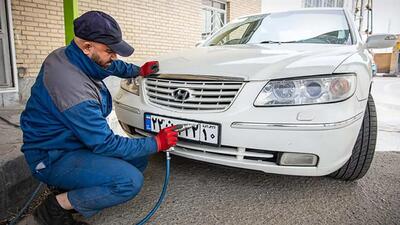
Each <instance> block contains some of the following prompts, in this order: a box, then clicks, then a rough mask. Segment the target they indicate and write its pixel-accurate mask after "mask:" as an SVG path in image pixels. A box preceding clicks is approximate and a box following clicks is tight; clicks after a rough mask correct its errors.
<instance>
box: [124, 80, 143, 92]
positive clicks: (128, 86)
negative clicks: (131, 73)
mask: <svg viewBox="0 0 400 225" xmlns="http://www.w3.org/2000/svg"><path fill="white" fill-rule="evenodd" d="M140 79H141V77H140V76H138V77H136V78H130V79H123V80H122V81H121V88H122V89H124V90H125V91H128V92H130V93H132V94H135V95H139V84H140Z"/></svg>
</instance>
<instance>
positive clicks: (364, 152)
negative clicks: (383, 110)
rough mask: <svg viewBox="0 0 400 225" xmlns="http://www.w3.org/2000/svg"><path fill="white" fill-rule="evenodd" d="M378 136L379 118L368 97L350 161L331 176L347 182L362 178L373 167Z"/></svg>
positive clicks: (372, 102) (373, 104)
mask: <svg viewBox="0 0 400 225" xmlns="http://www.w3.org/2000/svg"><path fill="white" fill-rule="evenodd" d="M376 136H377V118H376V109H375V103H374V100H373V98H372V96H371V94H370V95H369V96H368V102H367V107H366V109H365V113H364V118H363V122H362V124H361V128H360V132H359V133H358V136H357V140H356V143H355V145H354V147H353V151H352V154H351V157H350V159H349V160H348V161H347V162H346V164H344V165H343V166H342V167H341V168H340V169H339V170H337V171H336V172H333V173H331V174H330V175H329V176H331V177H333V178H335V179H340V180H346V181H352V180H357V179H360V178H362V177H363V176H364V175H365V174H366V173H367V171H368V169H369V167H370V166H371V163H372V159H373V158H374V153H375V144H376Z"/></svg>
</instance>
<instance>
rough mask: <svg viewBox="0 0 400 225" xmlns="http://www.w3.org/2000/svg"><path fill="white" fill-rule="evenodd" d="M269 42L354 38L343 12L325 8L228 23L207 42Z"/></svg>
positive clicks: (345, 41)
mask: <svg viewBox="0 0 400 225" xmlns="http://www.w3.org/2000/svg"><path fill="white" fill-rule="evenodd" d="M269 43H316V44H352V39H351V34H350V28H349V26H348V23H347V19H346V16H345V14H344V12H343V11H341V10H323V11H294V12H282V13H272V14H267V15H263V16H258V17H248V18H245V19H242V20H241V21H239V22H233V23H231V24H228V25H227V26H225V27H224V28H222V29H221V30H220V31H219V32H217V33H216V35H214V36H213V37H212V38H211V39H210V40H209V41H208V42H207V44H208V45H235V44H269ZM207 44H206V45H207Z"/></svg>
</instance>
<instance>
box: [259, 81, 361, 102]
mask: <svg viewBox="0 0 400 225" xmlns="http://www.w3.org/2000/svg"><path fill="white" fill-rule="evenodd" d="M355 89H356V76H355V74H340V75H329V76H315V77H307V78H301V79H282V80H271V81H269V82H268V83H267V84H266V85H265V86H264V87H263V89H262V90H261V92H260V93H259V94H258V96H257V98H256V100H255V101H254V105H255V106H283V105H307V104H320V103H329V102H339V101H343V100H345V99H347V98H349V97H351V96H352V95H353V94H354V91H355Z"/></svg>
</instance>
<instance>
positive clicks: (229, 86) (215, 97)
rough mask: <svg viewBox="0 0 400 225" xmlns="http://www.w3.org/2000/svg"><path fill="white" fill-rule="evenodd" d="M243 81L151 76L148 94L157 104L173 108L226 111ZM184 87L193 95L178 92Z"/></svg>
mask: <svg viewBox="0 0 400 225" xmlns="http://www.w3.org/2000/svg"><path fill="white" fill-rule="evenodd" d="M242 85H243V82H241V81H226V80H224V81H209V80H174V79H164V78H147V79H145V92H146V93H145V95H146V97H147V99H148V100H149V101H150V102H152V103H153V104H156V105H159V106H163V107H167V108H171V109H179V110H183V111H222V110H225V109H227V108H228V107H229V106H230V105H231V103H232V102H233V100H234V99H235V97H236V95H237V94H238V92H239V90H240V89H241V87H242ZM182 90H183V91H182ZM180 91H181V92H182V93H183V94H185V93H189V94H187V95H188V96H189V97H188V98H187V99H186V98H181V97H180V96H183V95H178V92H180ZM182 93H181V94H182ZM183 97H185V96H183Z"/></svg>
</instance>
